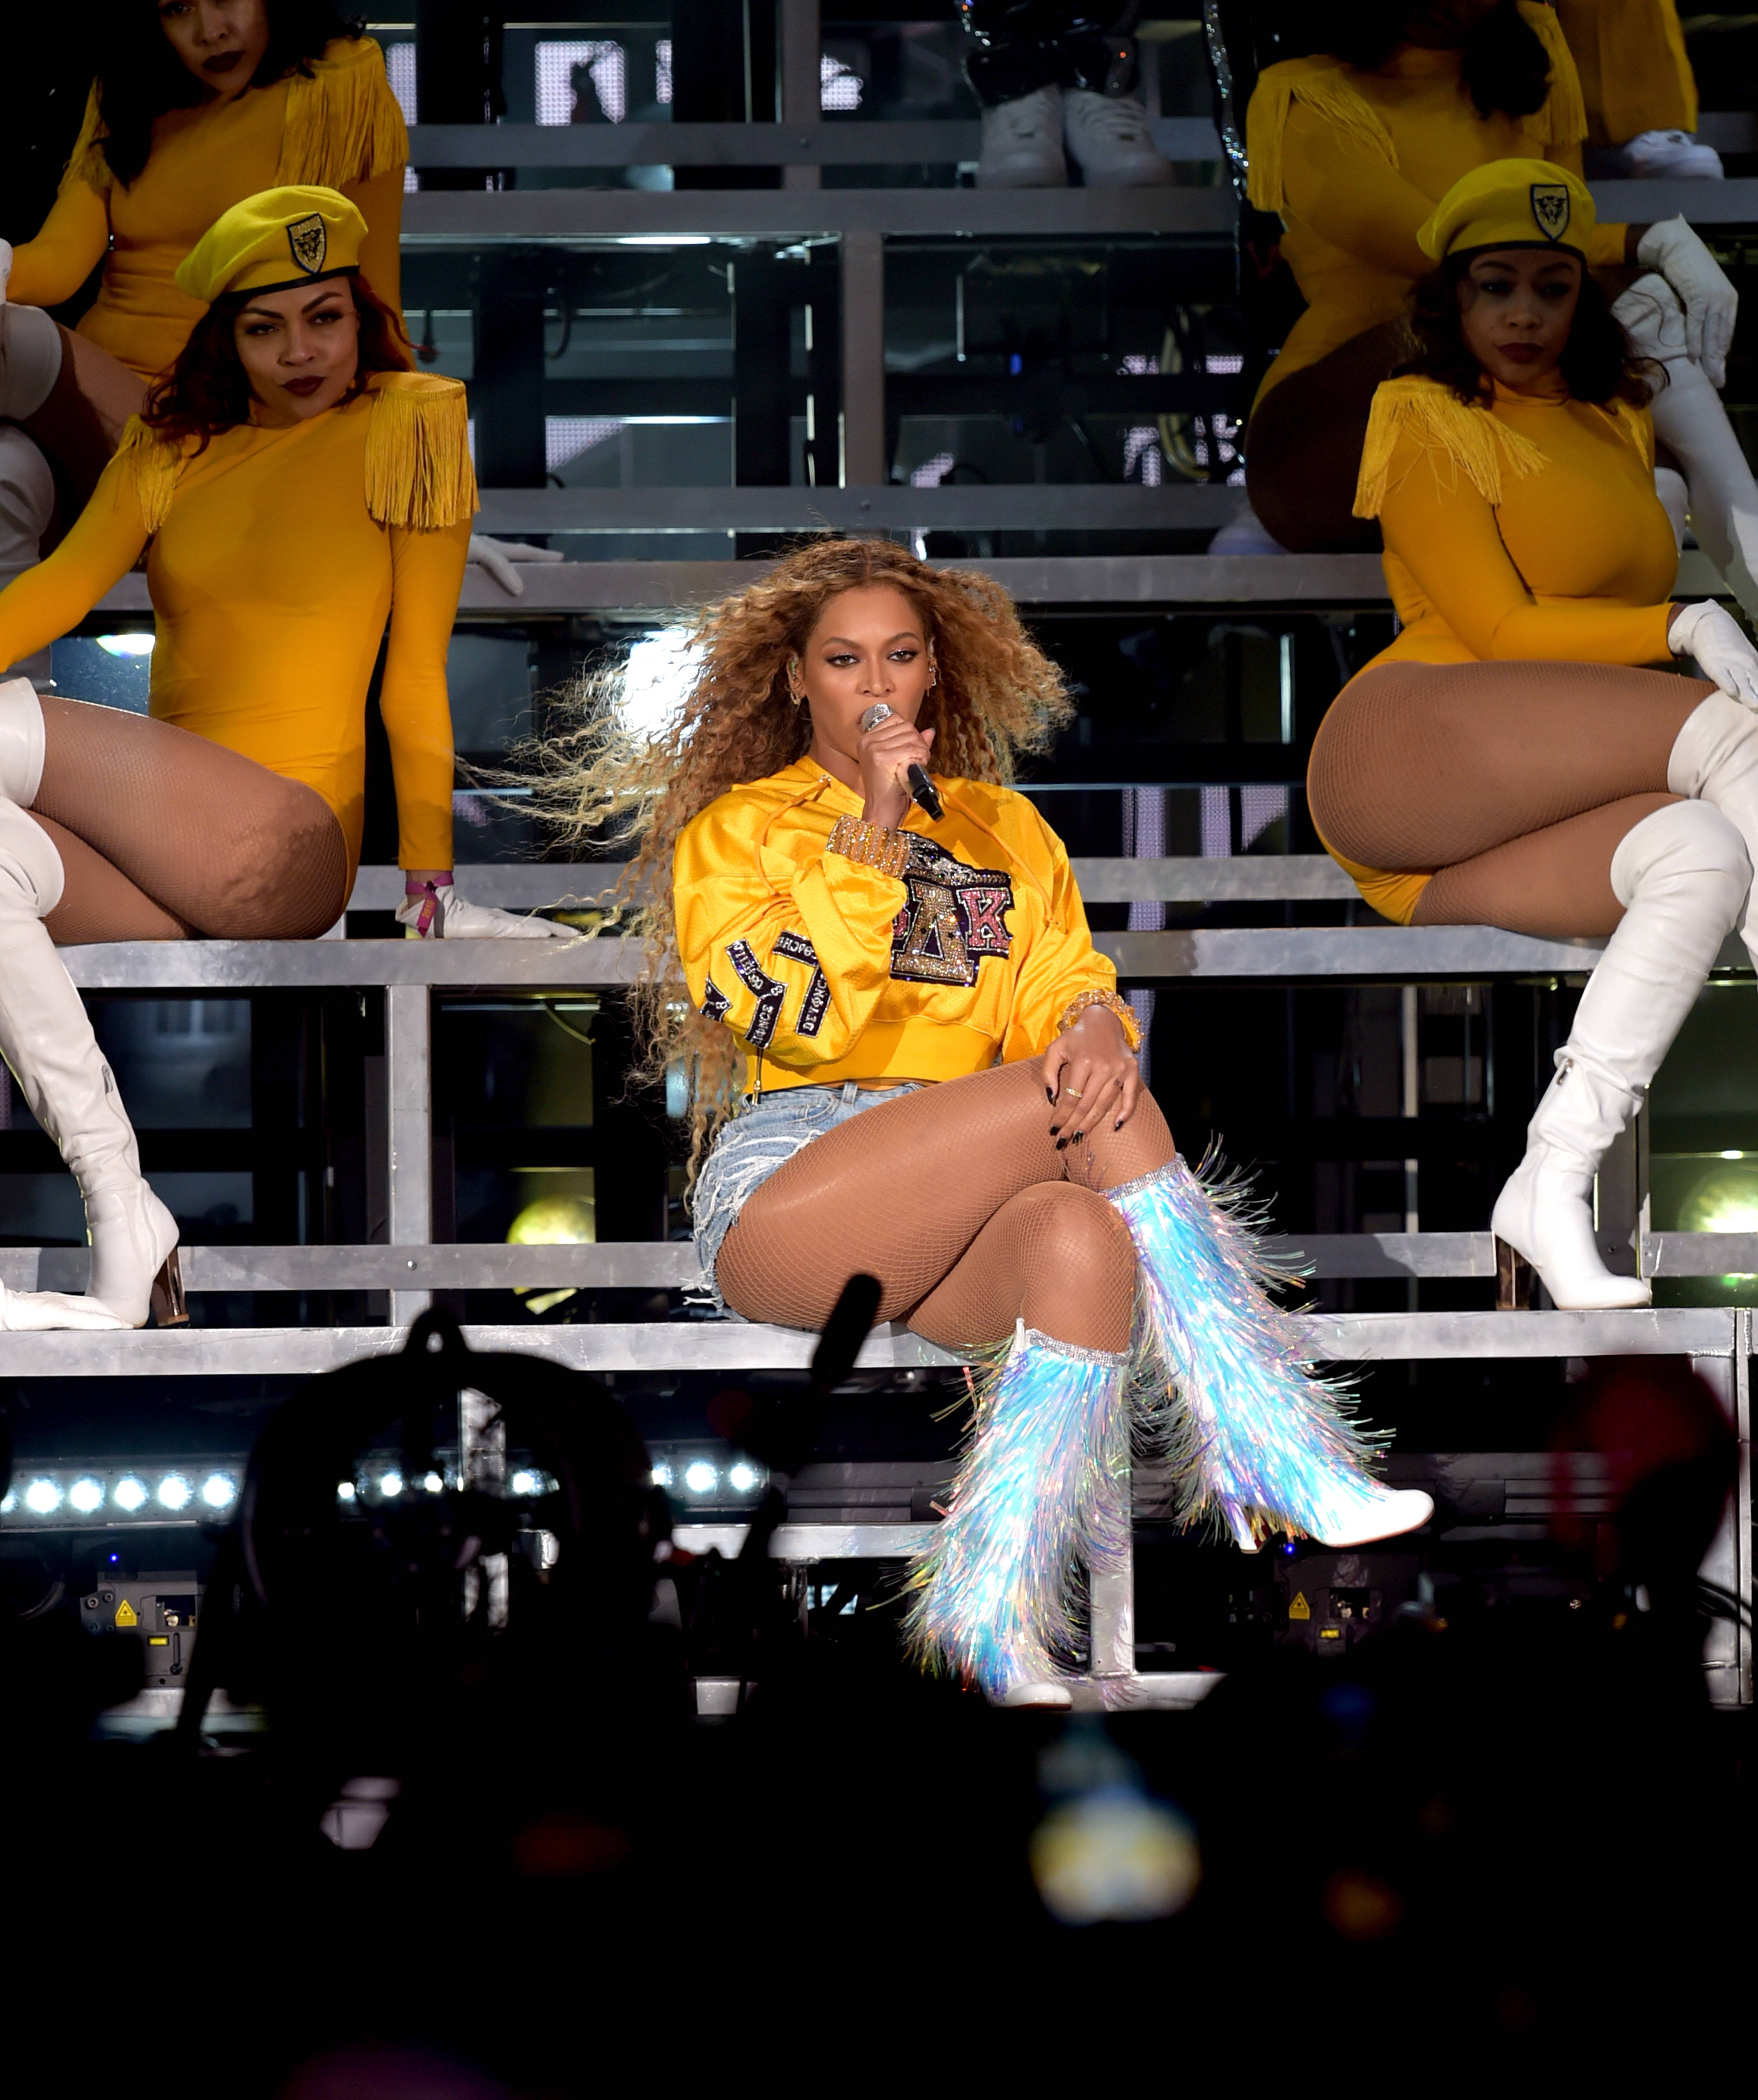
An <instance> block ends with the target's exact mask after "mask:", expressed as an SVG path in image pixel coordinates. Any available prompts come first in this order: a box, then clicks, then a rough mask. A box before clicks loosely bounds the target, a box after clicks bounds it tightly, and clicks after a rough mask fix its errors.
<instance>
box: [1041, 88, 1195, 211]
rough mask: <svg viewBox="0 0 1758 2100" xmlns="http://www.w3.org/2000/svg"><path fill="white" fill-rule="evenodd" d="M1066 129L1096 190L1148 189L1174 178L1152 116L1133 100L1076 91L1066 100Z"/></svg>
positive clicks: (1087, 90)
mask: <svg viewBox="0 0 1758 2100" xmlns="http://www.w3.org/2000/svg"><path fill="white" fill-rule="evenodd" d="M1062 129H1063V136H1064V139H1066V141H1067V143H1068V151H1069V152H1071V153H1072V154H1073V156H1074V157H1075V159H1076V160H1077V161H1079V162H1080V164H1081V172H1082V174H1084V175H1085V176H1086V183H1087V187H1088V188H1090V189H1099V190H1129V189H1148V188H1157V187H1158V186H1160V185H1161V184H1164V183H1170V181H1171V179H1172V164H1171V162H1170V161H1168V160H1167V159H1166V157H1165V155H1164V154H1163V153H1162V152H1161V151H1160V148H1158V147H1157V145H1155V143H1154V142H1153V139H1152V135H1151V134H1150V132H1149V131H1148V113H1147V111H1146V110H1145V109H1143V107H1142V106H1141V104H1139V102H1137V101H1135V100H1134V99H1132V98H1131V97H1130V96H1129V95H1096V94H1095V93H1094V91H1093V90H1092V89H1091V88H1090V87H1071V88H1070V89H1069V90H1068V92H1067V94H1065V95H1064V96H1063V98H1062Z"/></svg>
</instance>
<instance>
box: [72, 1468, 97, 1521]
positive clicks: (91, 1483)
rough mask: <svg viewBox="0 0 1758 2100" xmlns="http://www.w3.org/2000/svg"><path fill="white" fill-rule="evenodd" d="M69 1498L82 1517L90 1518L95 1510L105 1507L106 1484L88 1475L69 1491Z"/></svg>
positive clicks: (74, 1484) (75, 1482) (77, 1481)
mask: <svg viewBox="0 0 1758 2100" xmlns="http://www.w3.org/2000/svg"><path fill="white" fill-rule="evenodd" d="M67 1498H68V1501H69V1502H71V1503H72V1504H73V1507H74V1508H75V1509H77V1511H79V1513H80V1515H82V1516H90V1515H91V1513H92V1511H94V1510H95V1509H102V1508H103V1507H104V1484H103V1482H102V1481H100V1480H93V1479H92V1478H91V1477H90V1476H89V1475H88V1476H86V1479H84V1480H76V1481H74V1483H73V1486H72V1487H70V1488H69V1489H68V1491H67Z"/></svg>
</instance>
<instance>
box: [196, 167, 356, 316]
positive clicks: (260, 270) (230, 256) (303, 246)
mask: <svg viewBox="0 0 1758 2100" xmlns="http://www.w3.org/2000/svg"><path fill="white" fill-rule="evenodd" d="M365 238H366V221H365V220H364V219H363V218H361V216H360V213H359V207H358V206H357V205H351V204H350V202H349V201H348V200H347V198H346V197H345V196H343V195H342V194H341V191H340V190H326V189H319V188H317V187H316V186H315V184H312V183H293V184H289V185H288V186H287V187H285V188H281V189H278V190H258V192H257V194H256V195H255V196H247V197H246V198H245V200H244V201H243V202H242V203H240V204H235V205H233V206H232V208H231V210H230V211H223V212H222V213H221V214H220V215H219V217H218V218H217V219H215V220H214V223H213V225H212V226H210V227H209V228H208V230H207V232H205V233H204V234H203V235H202V236H201V238H200V240H198V241H197V242H196V245H195V246H194V247H193V248H192V249H190V251H189V253H188V254H187V255H186V256H185V257H184V258H183V261H182V262H180V263H179V264H178V268H177V289H178V291H180V292H185V293H187V294H188V295H189V297H190V298H192V299H200V300H201V301H202V302H204V303H205V304H206V305H208V306H211V305H212V304H213V303H214V301H215V300H216V299H217V298H219V297H220V296H221V294H222V293H226V292H284V291H288V290H290V289H292V287H293V286H294V285H309V284H310V283H311V282H312V280H314V279H315V278H319V277H336V276H341V273H342V272H343V271H346V270H355V269H358V268H359V263H360V244H361V242H362V241H363V240H365Z"/></svg>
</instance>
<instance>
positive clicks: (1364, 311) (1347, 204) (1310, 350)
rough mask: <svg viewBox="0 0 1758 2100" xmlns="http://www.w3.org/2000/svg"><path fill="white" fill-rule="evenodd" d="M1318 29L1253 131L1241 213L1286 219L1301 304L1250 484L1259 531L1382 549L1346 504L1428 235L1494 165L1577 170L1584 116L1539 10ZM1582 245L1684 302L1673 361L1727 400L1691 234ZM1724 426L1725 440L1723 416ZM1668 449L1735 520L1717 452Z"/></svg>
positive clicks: (1529, 0)
mask: <svg viewBox="0 0 1758 2100" xmlns="http://www.w3.org/2000/svg"><path fill="white" fill-rule="evenodd" d="M1310 26H1311V28H1312V29H1313V31H1314V33H1315V34H1316V33H1320V32H1321V31H1322V32H1324V33H1327V34H1328V46H1327V51H1326V53H1325V54H1321V55H1316V56H1314V57H1311V58H1305V59H1290V60H1284V61H1283V62H1282V63H1281V64H1277V65H1273V66H1270V67H1267V68H1266V69H1265V70H1264V72H1263V73H1262V75H1261V76H1260V77H1259V79H1258V86H1257V89H1256V91H1255V93H1254V95H1253V97H1252V101H1251V108H1250V111H1249V117H1248V121H1247V146H1248V150H1249V160H1250V184H1251V195H1252V200H1253V201H1254V203H1255V204H1256V205H1258V207H1259V208H1260V209H1261V210H1265V211H1273V212H1279V213H1280V214H1281V216H1282V218H1283V223H1284V227H1285V228H1286V232H1285V233H1284V238H1283V243H1282V247H1283V253H1284V254H1285V256H1286V257H1287V258H1288V260H1289V263H1290V265H1291V266H1292V267H1293V271H1294V275H1295V277H1296V280H1298V284H1299V286H1300V289H1301V291H1302V294H1303V295H1304V297H1305V298H1306V302H1307V306H1306V312H1305V313H1304V314H1302V315H1301V317H1300V319H1299V320H1298V321H1297V322H1296V324H1295V325H1294V327H1293V329H1292V331H1291V332H1290V333H1289V338H1288V341H1287V342H1286V343H1285V344H1284V346H1283V348H1282V350H1281V351H1280V354H1279V355H1277V357H1276V360H1275V361H1274V362H1273V363H1272V364H1271V367H1270V370H1269V372H1268V373H1267V376H1266V377H1265V380H1264V382H1263V386H1262V390H1260V392H1259V395H1258V401H1257V403H1256V404H1255V406H1254V409H1253V412H1252V415H1251V419H1250V422H1249V426H1248V428H1247V432H1246V441H1245V455H1246V479H1247V485H1248V487H1249V490H1250V493H1251V502H1252V507H1253V509H1254V511H1255V512H1256V514H1257V516H1258V519H1259V520H1260V521H1261V523H1262V526H1263V527H1264V528H1265V529H1266V530H1267V532H1269V533H1270V535H1271V536H1272V537H1273V538H1274V539H1275V540H1276V541H1278V542H1279V543H1280V545H1283V546H1284V547H1285V548H1288V549H1292V550H1293V551H1296V552H1302V553H1320V552H1324V551H1336V550H1341V549H1350V548H1356V549H1367V548H1372V547H1373V546H1375V545H1377V533H1376V532H1375V529H1374V527H1373V524H1372V521H1371V520H1362V519H1359V518H1355V517H1354V515H1353V514H1352V510H1351V505H1352V502H1353V499H1354V494H1355V479H1356V474H1357V471H1358V469H1359V462H1360V454H1361V441H1362V438H1363V435H1364V433H1365V430H1366V428H1367V418H1368V405H1369V403H1370V402H1371V400H1372V395H1373V390H1374V388H1375V387H1376V386H1377V385H1378V384H1379V382H1381V380H1382V379H1384V378H1386V377H1387V376H1388V375H1389V374H1390V372H1391V371H1392V369H1393V368H1394V367H1395V364H1397V363H1398V361H1399V359H1400V357H1402V356H1403V355H1404V354H1405V352H1406V351H1407V349H1408V337H1407V332H1406V328H1407V324H1406V320H1405V312H1406V308H1407V306H1408V299H1409V295H1410V292H1411V289H1412V286H1413V285H1414V284H1415V283H1416V282H1417V280H1418V279H1419V278H1421V276H1423V275H1424V274H1425V272H1426V271H1427V270H1428V268H1429V267H1430V263H1429V258H1427V257H1425V255H1424V254H1423V253H1422V250H1421V246H1420V245H1419V243H1418V240H1417V234H1418V231H1419V229H1420V228H1421V226H1422V225H1423V223H1424V222H1425V220H1426V219H1427V218H1428V217H1429V216H1430V214H1431V213H1432V211H1433V210H1434V206H1435V205H1436V203H1437V202H1438V201H1439V199H1440V197H1441V196H1443V195H1444V194H1445V192H1447V189H1448V188H1450V187H1451V185H1452V183H1456V182H1457V181H1458V180H1459V179H1461V177H1462V176H1464V175H1465V174H1468V173H1469V170H1471V169H1473V168H1474V167H1478V166H1480V165H1483V164H1485V163H1487V162H1489V161H1496V160H1500V159H1508V158H1541V159H1544V160H1546V161H1550V162H1553V163H1555V164H1558V165H1562V166H1563V167H1565V168H1566V169H1567V170H1569V171H1570V172H1571V173H1573V174H1579V172H1580V141H1581V139H1582V136H1583V134H1584V130H1585V128H1586V118H1585V115H1584V111H1583V108H1582V104H1581V96H1580V83H1579V82H1578V81H1577V79H1576V77H1575V68H1574V65H1573V64H1572V62H1571V59H1570V57H1569V53H1568V50H1567V47H1566V45H1565V44H1564V42H1563V40H1562V33H1561V32H1560V30H1559V29H1558V24H1557V19H1556V16H1555V15H1554V14H1553V12H1552V11H1551V10H1550V9H1549V7H1544V6H1542V5H1539V4H1537V0H1386V4H1384V5H1381V6H1378V7H1371V8H1358V7H1353V6H1347V5H1343V6H1338V7H1336V8H1334V9H1330V10H1320V11H1317V20H1315V21H1313V22H1312V23H1311V25H1310ZM1585 238H1586V240H1587V241H1588V245H1587V246H1585V247H1584V248H1583V249H1582V253H1583V254H1584V255H1585V257H1586V259H1587V261H1588V263H1589V264H1590V265H1593V266H1594V267H1603V266H1608V265H1622V264H1624V263H1625V262H1630V263H1632V264H1636V263H1638V262H1639V263H1641V264H1643V265H1646V267H1647V268H1648V269H1649V270H1650V271H1654V272H1658V273H1659V276H1660V277H1662V278H1664V279H1665V280H1668V282H1670V283H1671V284H1672V285H1673V286H1674V287H1675V288H1676V291H1677V293H1678V294H1679V300H1680V301H1681V302H1682V311H1681V312H1680V314H1679V320H1680V322H1681V324H1682V325H1681V327H1680V329H1679V331H1678V333H1679V342H1678V344H1677V346H1676V347H1677V351H1678V352H1679V353H1680V354H1681V355H1685V354H1687V353H1688V354H1690V355H1695V356H1696V357H1697V358H1698V360H1699V363H1700V364H1705V365H1706V366H1707V370H1708V372H1709V374H1710V377H1711V378H1712V379H1713V380H1714V381H1715V382H1716V384H1717V385H1719V384H1720V382H1721V376H1722V371H1721V365H1722V360H1724V359H1725V353H1726V348H1727V343H1728V341H1729V338H1730V337H1731V334H1732V330H1733V318H1734V304H1735V301H1734V293H1733V289H1732V287H1731V286H1730V285H1729V284H1728V282H1727V280H1726V278H1725V276H1724V275H1723V274H1722V272H1721V270H1720V269H1719V267H1717V266H1716V262H1714V260H1713V258H1712V257H1711V256H1710V254H1709V253H1708V251H1707V249H1705V248H1704V247H1703V243H1702V242H1701V241H1700V240H1698V238H1697V236H1695V235H1694V233H1693V232H1691V231H1690V228H1689V227H1687V226H1685V223H1684V222H1683V221H1682V220H1681V219H1672V220H1668V221H1665V222H1663V223H1662V224H1660V225H1659V226H1654V227H1647V228H1642V227H1635V228H1632V227H1623V226H1598V225H1597V224H1596V226H1595V227H1593V232H1592V233H1591V235H1590V236H1585ZM1677 304H1678V302H1674V305H1675V306H1676V305H1677ZM1644 311H1648V309H1646V308H1645V310H1644ZM1653 311H1654V313H1655V315H1659V313H1660V311H1661V310H1660V308H1659V307H1654V309H1653ZM1650 326H1651V327H1652V328H1653V329H1654V330H1655V331H1656V340H1655V342H1654V344H1653V345H1652V346H1650V354H1651V355H1660V356H1666V357H1668V358H1669V359H1670V358H1671V357H1672V355H1673V349H1672V346H1671V345H1670V343H1669V345H1668V346H1667V347H1665V348H1663V347H1662V346H1660V343H1659V335H1658V331H1659V328H1660V326H1661V323H1660V321H1659V319H1658V318H1657V319H1656V320H1654V321H1653V322H1651V323H1650ZM1704 383H1705V386H1706V390H1708V391H1709V392H1710V393H1711V395H1712V391H1713V390H1712V388H1708V387H1707V382H1704ZM1680 398H1681V395H1679V394H1677V393H1676V394H1675V396H1674V399H1675V401H1676V400H1678V399H1680ZM1670 407H1671V404H1669V410H1670ZM1717 412H1719V404H1718V410H1717ZM1720 427H1721V435H1722V436H1723V437H1724V438H1730V435H1731V434H1730V433H1729V431H1728V429H1727V424H1726V419H1725V417H1721V423H1720ZM1664 435H1666V436H1667V439H1668V443H1670V444H1672V446H1673V448H1674V449H1675V450H1676V452H1679V453H1680V454H1681V461H1682V462H1683V464H1684V465H1685V473H1686V478H1687V479H1688V480H1690V483H1691V486H1692V492H1693V495H1694V496H1695V497H1697V498H1698V504H1697V508H1698V510H1699V527H1700V528H1701V527H1702V523H1703V516H1704V515H1705V514H1707V513H1708V512H1709V511H1711V510H1716V512H1717V513H1718V514H1719V512H1720V510H1722V509H1725V507H1726V505H1725V502H1724V501H1722V500H1721V497H1720V496H1715V497H1714V498H1713V500H1712V495H1711V492H1710V489H1709V487H1708V483H1710V482H1715V483H1716V484H1717V486H1719V479H1718V477H1721V473H1722V470H1721V466H1720V465H1719V464H1718V463H1717V462H1716V461H1715V460H1714V458H1713V457H1712V455H1713V454H1714V452H1715V451H1716V445H1715V443H1712V442H1710V441H1707V440H1703V441H1699V439H1697V438H1696V437H1695V436H1694V435H1693V434H1692V433H1691V432H1690V431H1689V430H1685V431H1682V432H1681V433H1680V435H1678V436H1677V437H1676V438H1675V436H1674V435H1673V434H1672V432H1671V431H1670V430H1668V432H1667V433H1665V434H1664ZM1732 449H1733V451H1734V454H1735V456H1736V457H1737V456H1738V446H1737V444H1736V445H1734V446H1733V447H1732ZM1700 458H1703V460H1705V461H1706V463H1705V465H1704V466H1703V473H1704V474H1705V475H1706V476H1707V481H1706V483H1705V486H1704V487H1703V490H1702V491H1701V492H1700V491H1699V476H1698V472H1697V467H1698V463H1699V459H1700ZM1728 500H1729V501H1731V500H1732V498H1731V496H1730V497H1729V499H1728Z"/></svg>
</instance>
